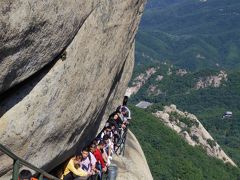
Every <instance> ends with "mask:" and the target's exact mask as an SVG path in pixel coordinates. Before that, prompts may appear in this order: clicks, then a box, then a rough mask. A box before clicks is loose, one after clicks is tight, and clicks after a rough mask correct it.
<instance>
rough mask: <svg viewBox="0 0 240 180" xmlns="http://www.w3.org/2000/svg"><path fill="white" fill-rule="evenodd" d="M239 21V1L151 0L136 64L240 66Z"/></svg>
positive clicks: (141, 34)
mask: <svg viewBox="0 0 240 180" xmlns="http://www.w3.org/2000/svg"><path fill="white" fill-rule="evenodd" d="M239 18H240V1H238V0H207V1H201V0H193V1H189V0H171V1H168V0H149V1H148V4H147V8H146V11H145V13H144V16H143V19H142V23H141V26H140V31H139V33H138V35H137V46H136V47H137V48H136V49H137V51H136V57H137V64H140V65H141V64H145V63H147V62H146V61H151V62H159V61H160V62H164V61H167V62H171V63H173V64H175V65H177V66H179V67H184V68H187V69H191V70H196V69H204V68H206V67H213V68H218V67H220V68H228V69H229V68H235V67H240V21H239ZM143 54H144V56H143ZM148 63H149V62H148Z"/></svg>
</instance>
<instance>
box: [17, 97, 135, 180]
mask: <svg viewBox="0 0 240 180" xmlns="http://www.w3.org/2000/svg"><path fill="white" fill-rule="evenodd" d="M127 101H128V97H127V96H125V97H124V100H123V103H122V105H120V106H119V107H117V109H116V110H115V112H113V113H112V114H111V115H110V116H109V119H108V120H107V122H106V124H105V127H104V128H103V130H102V131H101V132H100V133H99V134H98V135H97V137H96V138H95V139H94V140H93V141H92V142H91V143H90V144H89V145H88V146H86V147H84V148H83V149H82V150H81V151H80V152H79V153H76V154H75V155H74V156H73V157H72V158H71V159H70V160H69V161H68V162H67V163H66V165H65V167H64V171H63V174H62V176H61V179H62V180H82V179H85V180H86V179H87V180H96V179H98V180H101V179H103V176H104V175H105V174H107V171H108V167H109V166H110V165H111V161H112V156H113V154H114V153H117V151H118V149H119V146H120V145H121V143H123V142H125V141H123V134H124V133H126V132H127V127H128V124H129V120H130V119H131V112H130V110H129V109H128V107H127ZM20 180H23V179H21V178H20ZM24 180H29V179H24Z"/></svg>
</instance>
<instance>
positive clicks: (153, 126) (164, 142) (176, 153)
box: [131, 107, 240, 180]
mask: <svg viewBox="0 0 240 180" xmlns="http://www.w3.org/2000/svg"><path fill="white" fill-rule="evenodd" d="M131 109H132V112H133V121H132V123H131V130H132V131H133V132H134V134H135V135H136V137H137V138H138V140H139V142H140V144H141V146H142V148H143V151H144V153H145V156H146V158H147V161H148V164H149V166H150V169H151V172H152V175H153V178H154V179H162V180H165V179H166V180H172V179H189V180H190V179H196V180H200V179H218V180H222V179H224V180H227V179H231V180H237V179H238V178H240V171H239V169H237V168H234V167H232V166H230V165H225V164H224V163H223V162H222V161H220V160H217V159H215V158H211V157H209V156H207V155H206V153H205V152H204V151H203V150H202V149H201V148H194V147H192V146H190V145H188V144H187V143H186V142H185V141H184V140H183V139H182V138H181V137H180V136H178V135H177V134H176V133H175V132H174V131H172V130H171V129H169V128H168V127H166V126H165V125H163V123H162V122H160V120H158V119H157V118H155V117H154V116H153V115H151V114H149V113H147V112H146V111H143V110H140V109H138V108H135V107H131Z"/></svg>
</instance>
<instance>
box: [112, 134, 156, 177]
mask: <svg viewBox="0 0 240 180" xmlns="http://www.w3.org/2000/svg"><path fill="white" fill-rule="evenodd" d="M114 163H115V164H116V165H117V167H118V176H117V180H146V179H147V180H152V179H153V177H152V174H151V172H150V170H149V167H148V164H147V161H146V158H145V156H144V154H143V151H142V148H141V146H140V144H139V143H138V141H137V139H136V137H135V136H134V135H133V133H132V132H131V131H129V132H128V135H127V140H126V151H125V155H124V157H122V156H115V157H114Z"/></svg>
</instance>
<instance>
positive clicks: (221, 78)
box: [195, 71, 227, 90]
mask: <svg viewBox="0 0 240 180" xmlns="http://www.w3.org/2000/svg"><path fill="white" fill-rule="evenodd" d="M225 81H227V74H226V72H224V71H220V72H219V74H217V75H215V76H214V75H212V76H207V77H201V78H199V80H198V82H197V83H196V85H195V89H197V90H198V89H204V88H207V87H214V88H218V87H220V86H221V85H222V83H223V82H225Z"/></svg>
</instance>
